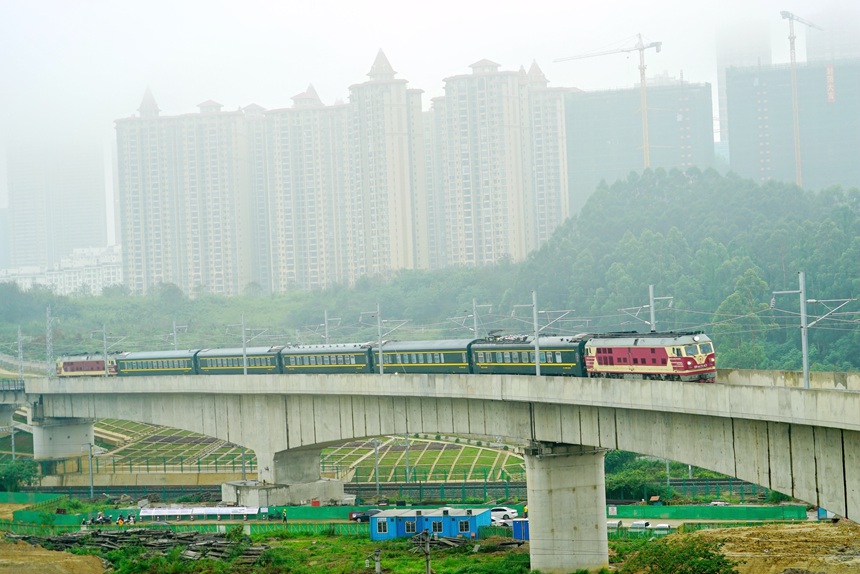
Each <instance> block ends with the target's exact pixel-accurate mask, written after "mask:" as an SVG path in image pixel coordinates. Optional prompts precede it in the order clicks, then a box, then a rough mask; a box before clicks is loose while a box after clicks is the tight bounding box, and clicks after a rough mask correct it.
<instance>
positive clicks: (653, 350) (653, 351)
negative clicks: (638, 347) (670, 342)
mask: <svg viewBox="0 0 860 574" xmlns="http://www.w3.org/2000/svg"><path fill="white" fill-rule="evenodd" d="M656 352H657V349H655V348H654V347H651V354H652V355H653V354H654V353H656Z"/></svg>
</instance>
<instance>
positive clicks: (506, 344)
mask: <svg viewBox="0 0 860 574" xmlns="http://www.w3.org/2000/svg"><path fill="white" fill-rule="evenodd" d="M538 350H539V353H540V373H541V375H546V376H565V377H603V378H632V379H652V380H670V381H691V382H707V383H710V382H714V380H715V378H716V355H715V352H714V344H713V342H712V341H711V339H710V337H708V336H707V335H706V334H704V333H703V332H701V331H685V332H673V331H670V332H664V333H660V332H648V333H637V332H632V331H625V332H618V333H603V334H599V333H591V334H579V335H573V336H559V335H551V336H550V335H547V336H544V335H541V336H540V338H539V340H538ZM535 372H536V364H535V344H534V336H532V335H502V336H490V337H486V338H482V339H448V340H435V341H383V342H382V345H381V349H380V345H379V343H377V342H369V343H338V344H326V345H292V344H289V345H281V346H270V347H247V348H244V349H243V348H228V349H206V348H201V349H188V350H170V351H135V352H122V353H116V354H113V355H108V357H107V366H105V356H104V355H97V354H84V355H74V356H67V357H62V358H60V359H58V361H57V376H58V377H81V376H119V377H135V376H159V375H231V374H232V375H235V374H248V375H262V374H267V375H275V374H277V375H291V374H314V373H324V374H361V373H378V374H398V373H403V374H416V373H435V374H488V375H489V374H510V375H534V374H535Z"/></svg>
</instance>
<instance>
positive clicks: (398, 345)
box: [373, 339, 472, 374]
mask: <svg viewBox="0 0 860 574" xmlns="http://www.w3.org/2000/svg"><path fill="white" fill-rule="evenodd" d="M471 344H472V339H450V340H446V341H403V342H400V341H386V342H384V343H383V344H382V360H383V364H382V367H383V368H382V370H383V372H384V373H443V374H444V373H451V374H454V373H464V374H467V373H469V372H470V371H469V345H471ZM373 359H374V361H375V363H376V365H375V369H374V370H375V371H376V372H379V370H380V369H379V346H378V345H377V346H375V348H374V349H373Z"/></svg>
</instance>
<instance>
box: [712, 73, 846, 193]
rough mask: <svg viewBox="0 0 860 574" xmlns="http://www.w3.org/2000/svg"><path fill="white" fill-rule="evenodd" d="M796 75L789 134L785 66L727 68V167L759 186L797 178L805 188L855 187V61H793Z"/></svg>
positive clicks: (789, 104) (789, 103) (789, 102)
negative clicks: (795, 91) (773, 181)
mask: <svg viewBox="0 0 860 574" xmlns="http://www.w3.org/2000/svg"><path fill="white" fill-rule="evenodd" d="M796 74H797V120H798V122H797V127H798V129H797V130H796V133H795V129H794V121H793V114H794V110H793V105H792V88H791V67H790V66H789V65H779V66H756V67H748V68H729V69H728V70H727V71H726V84H727V85H726V92H727V106H728V121H729V133H731V137H730V138H729V155H730V161H731V167H732V170H733V171H735V172H736V173H738V174H739V175H741V176H744V177H749V178H753V179H755V180H757V181H767V180H771V179H773V180H778V181H786V182H794V181H796V177H797V173H802V177H803V179H802V184H803V187H804V188H806V189H822V188H825V187H829V186H831V185H841V186H843V187H845V188H848V187H856V186H860V162H858V161H857V158H858V157H860V59H850V60H849V59H846V60H831V61H815V62H809V63H798V64H797V67H796ZM795 138H797V140H795ZM795 141H797V143H798V145H799V148H798V152H797V153H795ZM796 156H797V157H799V158H800V162H801V168H802V170H797V169H796V167H797V163H796V161H795V157H796Z"/></svg>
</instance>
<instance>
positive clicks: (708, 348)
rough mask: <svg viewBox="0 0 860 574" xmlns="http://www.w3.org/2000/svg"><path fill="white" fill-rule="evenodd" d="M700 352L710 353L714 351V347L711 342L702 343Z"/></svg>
mask: <svg viewBox="0 0 860 574" xmlns="http://www.w3.org/2000/svg"><path fill="white" fill-rule="evenodd" d="M699 352H700V353H702V354H704V355H707V354H708V353H713V352H714V348H713V347H712V346H711V344H710V343H702V344H701V345H699Z"/></svg>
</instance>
